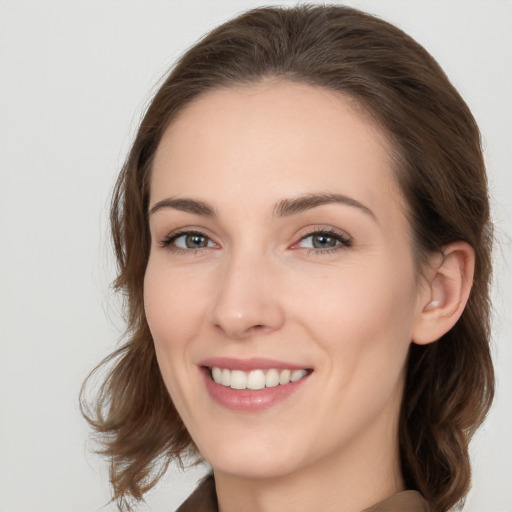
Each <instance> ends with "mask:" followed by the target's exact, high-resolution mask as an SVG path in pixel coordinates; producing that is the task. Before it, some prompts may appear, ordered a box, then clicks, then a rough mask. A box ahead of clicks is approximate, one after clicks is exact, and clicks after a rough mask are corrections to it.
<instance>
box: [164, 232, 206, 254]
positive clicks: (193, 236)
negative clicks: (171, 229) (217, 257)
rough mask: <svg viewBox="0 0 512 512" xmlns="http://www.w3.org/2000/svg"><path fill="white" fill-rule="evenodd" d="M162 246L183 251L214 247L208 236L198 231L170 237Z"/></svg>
mask: <svg viewBox="0 0 512 512" xmlns="http://www.w3.org/2000/svg"><path fill="white" fill-rule="evenodd" d="M162 246H164V247H170V248H172V249H177V250H185V251H186V250H194V249H204V248H206V247H216V245H215V244H214V243H213V242H212V240H210V238H209V237H208V236H206V235H205V234H203V233H200V232H198V231H197V232H196V231H187V232H180V233H175V234H173V235H170V236H169V237H168V238H167V239H166V240H164V241H163V242H162Z"/></svg>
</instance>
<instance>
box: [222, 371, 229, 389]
mask: <svg viewBox="0 0 512 512" xmlns="http://www.w3.org/2000/svg"><path fill="white" fill-rule="evenodd" d="M220 383H221V384H222V385H223V386H228V387H229V386H230V385H231V372H230V371H229V370H226V369H224V370H222V379H221V381H220Z"/></svg>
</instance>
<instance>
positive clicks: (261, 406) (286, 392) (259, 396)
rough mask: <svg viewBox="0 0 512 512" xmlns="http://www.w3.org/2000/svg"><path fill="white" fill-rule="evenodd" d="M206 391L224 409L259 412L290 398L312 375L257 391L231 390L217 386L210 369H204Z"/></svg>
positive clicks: (220, 385)
mask: <svg viewBox="0 0 512 512" xmlns="http://www.w3.org/2000/svg"><path fill="white" fill-rule="evenodd" d="M201 373H202V374H203V378H204V381H205V384H206V389H207V390H208V393H209V394H210V396H211V397H212V398H213V400H215V402H217V403H218V404H219V405H221V406H222V407H225V408H226V409H231V410H233V411H243V412H259V411H264V410H266V409H269V408H270V407H272V406H273V405H275V404H277V403H278V402H281V401H282V400H285V399H286V398H289V397H290V396H291V395H292V394H293V393H295V391H297V389H299V387H300V386H302V385H303V384H304V382H305V381H306V380H307V379H308V378H309V376H310V374H308V375H306V376H304V377H302V379H299V380H297V381H295V382H290V383H289V384H279V385H278V386H274V387H271V388H263V389H257V390H250V389H231V388H228V387H226V386H223V385H222V384H217V383H216V382H215V381H214V380H213V379H212V378H211V375H210V370H209V368H202V372H201Z"/></svg>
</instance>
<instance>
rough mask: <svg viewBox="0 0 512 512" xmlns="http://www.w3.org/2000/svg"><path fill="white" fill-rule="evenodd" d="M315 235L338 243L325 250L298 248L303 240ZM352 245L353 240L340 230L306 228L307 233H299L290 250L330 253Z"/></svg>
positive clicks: (330, 227)
mask: <svg viewBox="0 0 512 512" xmlns="http://www.w3.org/2000/svg"><path fill="white" fill-rule="evenodd" d="M317 234H324V235H328V236H329V237H332V238H335V239H336V240H338V241H339V242H340V243H339V244H338V245H336V246H335V247H331V248H326V249H316V248H314V249H312V248H304V247H299V243H300V242H302V241H303V240H305V239H306V238H308V237H310V236H313V235H317ZM352 244H353V238H352V237H351V236H350V235H349V234H348V233H347V232H346V231H343V230H341V229H337V228H334V227H332V226H321V225H318V226H313V227H309V228H307V231H304V232H301V233H300V234H299V235H298V240H297V242H295V243H294V244H293V245H292V247H291V248H292V249H306V250H307V251H308V252H315V253H329V252H332V251H338V250H341V249H347V248H349V247H351V246H352Z"/></svg>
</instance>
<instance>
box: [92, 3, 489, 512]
mask: <svg viewBox="0 0 512 512" xmlns="http://www.w3.org/2000/svg"><path fill="white" fill-rule="evenodd" d="M112 233H113V238H114V244H115V250H116V254H117V258H118V263H119V275H118V278H117V281H116V285H117V288H118V289H119V290H122V291H123V292H124V293H126V296H127V305H128V312H129V316H128V322H129V325H128V335H129V339H128V341H127V343H126V345H125V346H124V347H122V348H121V349H119V350H118V351H116V352H115V353H114V354H112V355H111V356H110V358H108V360H107V362H108V363H112V364H113V366H112V367H111V368H110V370H109V374H108V376H107V379H106V380H105V383H104V385H103V387H102V388H101V391H100V396H99V397H98V402H97V407H96V409H95V410H94V411H92V412H91V411H90V410H89V411H86V415H87V417H88V419H89V421H90V422H91V424H92V425H93V427H94V428H95V429H96V430H97V431H98V432H100V433H103V434H106V437H105V450H104V453H105V454H106V455H107V456H109V457H110V458H111V461H112V466H111V481H112V484H113V488H114V496H115V498H116V499H118V500H119V501H120V503H123V500H126V499H127V498H130V497H133V498H135V499H140V498H142V495H143V494H144V493H145V492H146V491H147V490H148V489H149V488H151V487H152V486H153V485H154V484H155V483H156V481H157V480H158V478H159V476H160V475H161V474H162V471H163V470H164V469H165V468H166V466H167V464H168V463H169V462H170V461H171V460H173V459H178V460H181V457H183V456H189V455H194V456H197V457H199V458H203V459H205V460H206V461H208V462H209V463H210V464H211V466H212V468H213V476H212V477H210V478H208V479H207V480H206V481H205V482H204V483H203V484H202V485H201V486H200V487H199V489H198V490H197V491H196V493H195V494H194V495H193V496H192V497H191V498H189V500H187V502H186V503H185V504H184V505H183V506H182V508H181V509H180V510H182V511H187V510H221V511H223V512H229V511H232V510H233V511H234V510H244V511H252V510H258V511H265V510H275V509H278V508H279V509H280V510H288V509H289V510H326V511H330V510H333V511H334V510H336V511H340V510H343V511H346V512H359V511H361V510H369V511H397V510H407V511H416V510H417V511H423V510H433V511H446V510H449V509H450V508H451V507H453V506H454V505H455V504H457V503H458V502H460V501H461V500H462V499H463V498H464V496H465V494H466V493H467V491H468V489H469V483H470V465H469V458H468V443H469V440H470V439H471V436H472V434H473V432H474V431H475V429H476V428H477V427H478V426H479V425H480V423H481V422H482V421H483V418H484V417H485V414H486V412H487V410H488V408H489V406H490V403H491V401H492V396H493V382H494V381H493V370H492V363H491V359H490V354H489V295H488V293H489V290H488V286H489V279H490V269H491V265H490V251H491V241H492V229H491V223H490V219H489V206H488V198H487V184H486V176H485V170H484V164H483V160H482V154H481V148H480V140H479V132H478V128H477V126H476V124H475V121H474V119H473V117H472V115H471V113H470V112H469V109H468V108H467V106H466V105H465V103H464V102H463V100H462V99H461V98H460V96H459V95H458V93H457V92H456V91H455V89H454V88H453V86H451V84H450V83H449V81H448V80H447V78H446V77H445V75H444V74H443V72H442V70H441V69H440V68H439V66H438V65H437V63H436V62H435V61H434V60H433V59H432V57H431V56H430V55H429V54H428V53H427V52H426V51H425V50H424V49H423V48H421V47H420V46H419V45H418V44H417V43H415V42H414V41H413V40H411V39H410V38H409V37H408V36H407V35H405V34H404V33H403V32H401V31H400V30H398V29H397V28H395V27H393V26H391V25H389V24H387V23H385V22H383V21H381V20H379V19H376V18H374V17H372V16H369V15H366V14H363V13H361V12H359V11H356V10H353V9H350V8H345V7H328V6H325V7H297V8H293V9H278V8H265V9H256V10H254V11H250V12H248V13H246V14H244V15H242V16H240V17H239V18H237V19H235V20H232V21H230V22H228V23H226V24H225V25H222V26H221V27H219V28H217V29H216V30H214V31H213V32H211V33H210V34H208V35H207V36H206V37H205V38H204V39H203V40H202V41H200V42H199V43H198V44H196V45H195V46H194V47H193V48H191V49H190V50H189V51H188V52H187V53H186V54H185V55H184V56H183V57H182V58H181V59H180V61H179V62H178V64H177V65H176V67H175V68H174V69H173V71H172V72H171V74H170V75H169V77H168V78H167V79H166V81H165V82H164V84H163V85H162V87H161V88H160V90H159V91H158V92H157V94H156V96H155V98H154V99H153V101H152V103H151V104H150V106H149V108H148V111H147V113H146V115H145V117H144V119H143V121H142V123H141V126H140V129H139V132H138V134H137V137H136V139H135V142H134V144H133V147H132V149H131V152H130V155H129V157H128V159H127V162H126V164H125V166H124V168H123V171H122V173H121V174H120V176H119V179H118V183H117V187H116V191H115V194H114V199H113V203H112ZM157 461H158V462H160V463H161V465H160V466H159V468H160V470H159V469H158V468H157V466H156V462H157ZM125 504H126V503H125Z"/></svg>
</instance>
